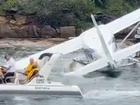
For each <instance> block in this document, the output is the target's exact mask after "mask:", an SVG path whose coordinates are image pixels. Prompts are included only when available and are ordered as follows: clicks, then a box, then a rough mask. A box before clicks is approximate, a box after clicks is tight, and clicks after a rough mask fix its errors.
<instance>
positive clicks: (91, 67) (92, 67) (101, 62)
mask: <svg viewBox="0 0 140 105" xmlns="http://www.w3.org/2000/svg"><path fill="white" fill-rule="evenodd" d="M106 66H108V63H107V61H106V59H105V58H100V59H98V60H96V61H94V62H92V63H90V64H88V65H86V66H84V67H82V68H80V69H79V70H75V71H73V72H70V73H65V76H71V75H72V76H81V75H85V74H88V73H90V72H93V71H96V70H99V69H102V68H104V67H106Z"/></svg>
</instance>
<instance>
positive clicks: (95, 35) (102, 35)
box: [0, 9, 140, 95]
mask: <svg viewBox="0 0 140 105" xmlns="http://www.w3.org/2000/svg"><path fill="white" fill-rule="evenodd" d="M92 20H93V22H94V25H95V27H93V28H91V29H89V30H87V31H85V32H83V33H82V34H81V35H80V36H79V37H76V38H74V39H72V40H69V41H66V42H64V43H62V44H59V45H56V46H54V47H51V48H49V49H46V50H44V51H41V52H39V53H36V54H33V55H31V56H28V57H26V58H23V59H21V60H19V61H17V62H16V69H17V70H19V71H20V70H23V68H25V67H26V66H27V64H28V63H29V59H30V58H35V59H39V57H40V56H41V55H42V54H44V53H52V54H53V55H52V57H51V58H50V59H49V60H46V59H45V57H44V59H43V60H41V61H42V62H43V64H42V66H41V69H40V71H39V75H40V76H36V77H34V78H33V79H32V80H31V81H30V82H28V83H26V84H23V85H22V84H14V83H13V84H12V83H10V84H8V83H7V84H1V86H0V93H8V94H9V93H17V94H21V93H29V94H30V93H37V94H38V93H41V94H52V95H56V94H59V95H76V94H77V95H81V94H82V93H81V91H80V88H79V87H78V86H67V85H64V84H62V83H59V82H50V81H48V76H49V75H50V73H51V70H52V68H53V67H54V65H56V61H57V60H58V59H59V58H60V57H61V56H63V55H66V54H69V53H72V52H74V51H77V50H79V49H82V48H85V46H86V48H90V49H93V50H94V51H95V52H96V54H98V55H99V57H98V58H97V59H96V60H93V61H92V62H91V63H89V64H86V65H83V66H81V67H80V68H78V69H75V70H74V71H71V72H67V73H65V75H75V76H76V75H77V76H79V75H80V76H81V75H85V74H87V73H90V72H93V71H96V70H99V69H102V68H104V67H111V68H112V69H113V68H117V67H119V66H120V65H118V63H117V62H120V61H121V60H123V59H130V58H132V57H131V55H133V54H135V53H136V52H138V51H140V43H137V44H134V45H132V46H129V47H127V48H124V49H118V48H117V47H116V43H115V41H114V34H116V33H118V32H120V31H121V30H124V29H125V28H127V27H129V26H131V25H133V24H136V23H138V22H139V21H140V9H138V10H136V11H134V12H132V13H130V14H127V15H125V16H123V17H121V18H119V19H117V20H115V21H112V22H110V23H108V24H105V25H99V26H98V25H97V23H96V21H95V19H94V17H93V16H92Z"/></svg>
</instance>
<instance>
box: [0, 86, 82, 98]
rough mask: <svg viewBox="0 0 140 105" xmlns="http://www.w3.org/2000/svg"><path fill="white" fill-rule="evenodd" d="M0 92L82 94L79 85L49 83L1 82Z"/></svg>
mask: <svg viewBox="0 0 140 105" xmlns="http://www.w3.org/2000/svg"><path fill="white" fill-rule="evenodd" d="M0 94H9V95H10V94H21V95H22V94H25V95H31V94H36V95H43V94H44V95H80V96H81V95H82V94H81V90H80V88H79V87H78V86H65V85H63V84H57V85H54V84H48V85H16V84H1V85H0Z"/></svg>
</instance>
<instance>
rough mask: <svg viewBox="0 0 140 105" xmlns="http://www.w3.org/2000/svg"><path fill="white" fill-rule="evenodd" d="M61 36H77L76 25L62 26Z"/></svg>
mask: <svg viewBox="0 0 140 105" xmlns="http://www.w3.org/2000/svg"><path fill="white" fill-rule="evenodd" d="M60 35H61V38H69V37H75V36H76V29H75V27H74V26H65V27H60Z"/></svg>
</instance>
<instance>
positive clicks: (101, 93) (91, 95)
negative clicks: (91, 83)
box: [83, 90, 140, 99]
mask: <svg viewBox="0 0 140 105" xmlns="http://www.w3.org/2000/svg"><path fill="white" fill-rule="evenodd" d="M130 96H140V91H137V90H134V91H120V90H93V91H89V92H87V93H85V94H84V95H83V97H84V98H88V99H108V98H113V97H130Z"/></svg>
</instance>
